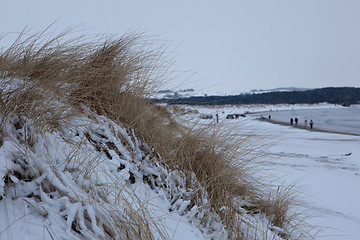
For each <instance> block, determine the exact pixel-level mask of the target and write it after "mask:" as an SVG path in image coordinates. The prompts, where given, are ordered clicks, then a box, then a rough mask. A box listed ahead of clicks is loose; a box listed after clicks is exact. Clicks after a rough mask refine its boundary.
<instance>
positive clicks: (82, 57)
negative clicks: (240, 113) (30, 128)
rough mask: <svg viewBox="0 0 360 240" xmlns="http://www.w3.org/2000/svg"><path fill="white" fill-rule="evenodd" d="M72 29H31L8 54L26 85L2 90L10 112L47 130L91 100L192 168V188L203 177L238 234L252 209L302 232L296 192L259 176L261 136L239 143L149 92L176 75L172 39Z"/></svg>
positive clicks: (4, 60)
mask: <svg viewBox="0 0 360 240" xmlns="http://www.w3.org/2000/svg"><path fill="white" fill-rule="evenodd" d="M69 35H71V31H70V30H66V31H64V32H63V33H61V34H59V35H57V36H54V37H51V35H49V34H48V29H47V30H45V31H44V32H41V33H36V34H30V32H28V31H23V32H22V33H20V34H19V37H18V39H17V40H16V41H15V42H14V43H13V45H11V46H10V47H9V48H8V49H6V50H4V51H2V52H1V53H0V74H1V80H2V86H3V87H5V86H6V82H13V81H19V80H21V81H22V84H23V87H21V88H17V89H14V90H11V89H10V90H9V89H8V90H7V91H2V90H0V96H1V98H0V101H1V103H0V104H1V106H2V107H1V110H0V112H1V115H2V116H10V115H19V116H26V117H27V118H29V119H33V121H34V124H36V125H38V126H39V127H40V129H42V130H43V131H52V129H56V128H57V127H58V125H59V123H60V122H63V121H64V119H66V118H70V117H73V116H74V115H76V114H75V113H74V112H73V111H71V109H69V108H68V107H67V106H71V108H75V109H78V110H79V111H81V109H82V106H87V107H89V108H90V109H91V110H92V111H94V112H96V113H98V114H100V115H105V116H107V117H108V118H110V119H111V120H113V121H114V122H117V123H119V124H121V125H122V126H125V127H126V128H128V129H133V130H134V132H135V134H136V136H137V137H139V138H140V139H141V140H142V141H143V142H145V143H146V144H148V145H149V146H150V147H151V148H152V149H153V152H152V154H153V155H154V156H155V155H156V156H160V158H159V159H160V160H161V161H163V162H164V164H166V166H168V167H169V168H170V169H178V170H180V171H181V172H183V173H184V174H185V176H186V178H187V185H188V187H189V188H190V187H192V188H193V187H194V177H195V179H196V181H195V182H196V183H198V184H199V186H198V187H199V189H200V187H205V189H206V192H207V194H208V196H207V197H208V200H209V203H210V205H211V207H212V209H213V210H214V211H215V212H216V213H217V214H219V216H220V217H221V218H222V221H223V223H224V224H225V225H226V227H227V230H228V231H229V236H230V237H231V238H232V239H244V238H246V234H244V232H243V228H241V227H240V225H241V224H242V223H241V221H242V220H241V219H240V218H239V215H241V214H240V213H241V211H242V210H244V209H247V210H249V213H250V212H251V209H252V210H256V211H260V212H261V213H264V214H266V215H267V217H268V218H269V221H270V222H271V225H272V226H276V227H280V228H283V229H286V230H287V232H288V233H290V232H296V231H294V229H290V230H289V228H291V226H292V222H291V221H293V219H291V216H288V209H289V208H290V206H291V204H292V197H291V194H288V193H286V194H281V193H280V192H278V193H276V194H274V195H272V196H268V195H267V194H266V193H263V192H262V189H261V184H259V182H258V180H256V179H254V178H253V177H252V176H251V171H252V170H253V167H254V165H253V164H251V162H252V158H253V157H252V156H254V157H256V156H255V155H252V152H255V151H256V148H257V146H256V144H254V136H248V137H245V138H243V139H242V140H241V141H240V142H239V141H238V142H237V143H236V144H233V143H231V141H230V140H229V139H231V138H232V137H231V136H230V134H227V135H226V134H225V135H224V134H219V132H218V131H216V130H214V129H213V128H209V127H196V128H189V127H185V126H183V125H181V124H179V123H178V122H177V121H176V120H175V119H174V118H173V116H172V114H170V113H169V112H168V110H167V109H166V107H163V106H159V105H156V104H154V103H153V102H152V101H151V100H149V99H148V98H147V97H148V96H149V93H151V92H152V91H153V90H155V89H156V88H157V87H159V86H161V83H162V82H163V81H164V80H165V81H166V80H167V79H168V77H169V72H168V71H169V69H171V64H170V63H169V61H168V60H167V54H166V44H164V43H158V42H153V41H150V40H148V38H146V36H145V35H144V34H134V33H130V34H127V35H124V36H121V37H119V38H115V37H95V38H92V39H91V38H90V39H89V38H87V37H84V36H82V37H75V38H70V37H69ZM50 102H51V103H52V104H50ZM53 102H57V103H58V104H57V105H56V106H54V104H53ZM47 103H49V104H47ZM64 103H66V104H64ZM67 104H69V105H67ZM3 119H4V118H3ZM193 191H194V193H193V197H192V199H191V201H192V205H195V204H198V202H199V201H200V200H201V199H203V197H204V196H203V192H202V191H197V189H193ZM239 198H241V199H246V200H247V201H248V202H249V203H250V204H249V206H242V205H239V204H238V201H237V200H238V199H239ZM250 205H251V206H250ZM256 211H253V213H254V212H256ZM254 214H255V213H254ZM289 221H290V222H289ZM293 225H296V224H293ZM295 235H296V234H294V236H295ZM283 237H284V238H285V239H291V238H292V236H290V235H287V234H285V235H284V236H283Z"/></svg>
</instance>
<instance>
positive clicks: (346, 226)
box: [188, 104, 360, 240]
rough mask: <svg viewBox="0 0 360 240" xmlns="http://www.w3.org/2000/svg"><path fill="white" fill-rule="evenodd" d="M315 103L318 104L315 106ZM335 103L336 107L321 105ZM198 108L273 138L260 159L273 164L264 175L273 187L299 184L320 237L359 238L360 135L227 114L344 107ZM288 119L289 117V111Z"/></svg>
mask: <svg viewBox="0 0 360 240" xmlns="http://www.w3.org/2000/svg"><path fill="white" fill-rule="evenodd" d="M314 108H316V109H317V110H316V111H314ZM330 108H331V111H328V110H326V111H320V109H330ZM196 109H197V110H198V111H199V112H200V113H207V114H213V115H214V116H215V114H216V113H218V114H219V116H220V124H223V125H224V126H226V127H228V128H231V129H232V131H233V132H234V133H242V132H243V131H244V129H247V130H251V129H253V130H254V131H256V132H257V133H259V134H263V135H264V136H267V139H268V141H269V143H276V144H274V145H271V146H270V145H269V147H268V148H267V149H266V150H265V152H266V154H267V156H266V157H265V158H262V159H261V160H262V161H265V162H266V163H270V165H269V166H266V167H267V168H270V170H269V175H263V176H262V177H265V178H266V179H268V180H267V181H268V182H271V183H272V185H273V186H274V189H276V188H277V186H283V185H284V184H285V185H291V184H296V186H295V187H294V189H293V190H294V193H295V194H296V195H297V199H298V200H300V201H301V206H300V210H302V211H304V214H305V215H307V214H309V215H311V217H308V218H306V219H305V220H306V221H307V222H308V223H309V224H312V225H314V226H317V227H319V228H320V232H319V233H318V234H317V236H316V239H319V240H338V239H344V240H358V239H360V206H359V202H360V191H359V189H360V136H351V135H345V134H335V133H327V132H315V131H309V130H304V129H300V128H295V127H292V126H284V125H278V124H273V123H270V122H266V121H259V120H257V119H256V117H246V118H242V117H240V118H239V119H225V117H226V115H227V114H229V113H243V112H245V111H251V112H254V111H261V110H263V111H269V109H272V110H273V111H274V110H275V111H276V109H279V110H290V111H287V112H283V113H282V114H283V115H285V114H288V113H291V111H296V113H298V114H300V115H301V114H305V115H306V114H308V113H309V112H311V114H312V117H313V118H314V119H316V112H318V113H320V114H323V113H324V112H326V113H327V114H329V115H332V116H328V117H329V118H334V119H339V118H341V117H342V113H343V112H344V108H343V107H341V106H334V105H331V104H320V105H315V106H314V105H301V106H298V105H284V106H250V108H248V107H247V106H242V107H236V106H228V107H223V108H221V107H217V108H204V107H200V108H196ZM308 109H310V110H308ZM358 109H359V106H357V107H355V108H346V111H350V112H351V110H356V111H357V110H358ZM356 111H354V112H353V114H351V113H350V116H353V117H354V116H355V117H357V118H359V117H360V116H359V114H358V112H356ZM260 114H261V113H260ZM334 116H338V117H334ZM188 118H189V117H188ZM192 118H193V119H196V115H195V114H193V115H192ZM197 121H204V122H207V123H209V122H211V123H212V124H215V117H214V119H212V120H197ZM284 121H286V122H287V121H288V119H287V117H286V120H284ZM357 123H359V121H358V122H357ZM357 126H359V125H357ZM334 130H337V131H341V130H342V129H341V128H339V129H334ZM263 140H265V141H266V139H263Z"/></svg>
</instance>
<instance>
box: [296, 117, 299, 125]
mask: <svg viewBox="0 0 360 240" xmlns="http://www.w3.org/2000/svg"><path fill="white" fill-rule="evenodd" d="M298 121H299V119H298V118H297V117H296V118H295V125H297V123H298Z"/></svg>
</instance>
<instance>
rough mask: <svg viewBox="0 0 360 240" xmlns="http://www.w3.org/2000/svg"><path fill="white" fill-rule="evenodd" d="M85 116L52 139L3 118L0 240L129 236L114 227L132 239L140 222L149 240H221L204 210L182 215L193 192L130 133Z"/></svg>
mask: <svg viewBox="0 0 360 240" xmlns="http://www.w3.org/2000/svg"><path fill="white" fill-rule="evenodd" d="M84 111H85V112H86V113H84V114H83V115H82V116H78V117H77V118H75V119H73V120H72V121H71V122H70V123H69V122H67V123H66V124H65V123H64V125H61V126H60V127H59V130H57V131H53V132H52V133H39V132H38V131H37V130H36V128H35V127H34V126H33V123H32V121H31V120H30V119H26V118H18V117H11V116H9V119H8V122H7V123H6V124H5V127H4V129H2V130H3V131H2V132H1V135H0V239H1V240H3V239H4V240H5V239H22V240H23V239H84V238H85V239H124V238H131V235H130V236H129V235H128V232H127V230H121V229H120V230H119V229H116V226H117V224H120V223H121V224H123V225H124V226H127V227H128V229H134V230H135V233H136V231H139V232H140V231H143V230H146V226H147V225H146V223H144V222H143V221H144V220H146V221H147V222H148V223H149V225H148V226H149V227H150V228H151V233H152V234H153V237H154V238H155V239H162V238H163V237H164V236H165V237H167V238H168V239H204V238H206V239H209V238H212V239H219V238H221V237H225V238H226V231H225V230H224V229H223V226H222V225H221V223H220V222H219V218H218V217H217V216H216V215H215V214H212V213H210V212H209V210H208V208H207V207H206V206H205V205H203V206H196V205H194V206H193V208H191V209H188V210H186V208H187V207H188V206H189V203H190V201H186V197H191V194H192V193H191V192H187V190H186V189H185V187H184V184H185V180H184V178H183V177H182V175H181V173H179V172H177V171H170V170H167V169H166V168H165V167H164V166H163V165H161V163H159V161H157V160H155V159H154V157H153V154H152V153H151V150H149V147H148V146H147V145H146V144H144V143H141V142H140V141H139V140H138V139H137V138H136V137H135V136H134V133H133V132H131V131H129V130H126V129H124V128H122V127H121V126H119V125H116V124H115V123H113V122H112V121H110V120H109V119H107V118H105V117H101V116H97V115H96V114H93V113H91V112H90V111H88V110H86V109H84ZM160 162H161V161H160ZM204 202H205V201H204ZM185 210H186V211H185ZM199 216H208V217H209V219H211V221H210V220H209V222H208V226H201V224H200V220H199V219H197V217H199ZM141 217H144V220H142V219H141ZM121 224H120V225H121ZM129 225H130V226H129ZM138 228H139V229H138ZM200 229H202V231H200Z"/></svg>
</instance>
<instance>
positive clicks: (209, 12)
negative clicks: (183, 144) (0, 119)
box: [0, 0, 360, 93]
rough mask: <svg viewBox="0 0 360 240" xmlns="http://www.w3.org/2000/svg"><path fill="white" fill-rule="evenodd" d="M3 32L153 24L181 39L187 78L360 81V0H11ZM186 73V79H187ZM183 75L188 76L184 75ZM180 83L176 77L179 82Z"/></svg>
mask: <svg viewBox="0 0 360 240" xmlns="http://www.w3.org/2000/svg"><path fill="white" fill-rule="evenodd" d="M0 4H1V5H0V8H1V14H0V33H3V34H4V33H8V32H16V31H20V30H22V29H23V28H24V27H25V26H26V25H29V26H32V27H35V29H37V28H38V29H42V28H45V27H46V26H48V25H49V24H51V23H52V22H54V21H56V20H57V23H56V24H55V25H56V28H57V29H59V31H60V30H61V29H63V28H66V27H67V26H70V25H78V24H82V28H84V29H87V30H88V29H91V30H90V31H91V32H93V33H118V34H120V35H121V34H123V33H125V32H126V31H129V30H130V31H131V30H134V29H146V30H147V33H148V34H149V35H160V38H161V39H163V40H169V41H172V42H173V46H178V47H177V48H176V49H175V51H174V54H175V55H176V57H175V60H176V63H175V64H176V67H177V69H178V70H181V71H192V72H195V73H196V74H195V75H194V76H192V78H191V80H190V81H188V83H187V84H184V85H182V86H180V88H191V87H192V88H196V89H198V90H204V91H208V92H223V93H237V92H244V91H249V90H250V89H269V88H277V87H306V88H319V87H336V86H355V87H360V1H359V0H298V1H295V0H293V1H292V0H272V1H268V0H266V1H265V0H264V1H260V0H256V1H255V0H248V1H241V0H237V1H235V0H227V1H226V0H222V1H220V0H219V1H211V0H191V1H190V0H178V1H172V0H141V1H140V0H139V1H137V0H126V1H123V0H109V1H106V0H103V1H95V0H86V1H85V0H61V1H60V0H58V1H51V0H31V1H29V0H11V1H10V0H7V1H1V3H0ZM181 80H183V79H181ZM179 81H180V80H179ZM176 85H177V83H176V82H174V83H173V86H176Z"/></svg>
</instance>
